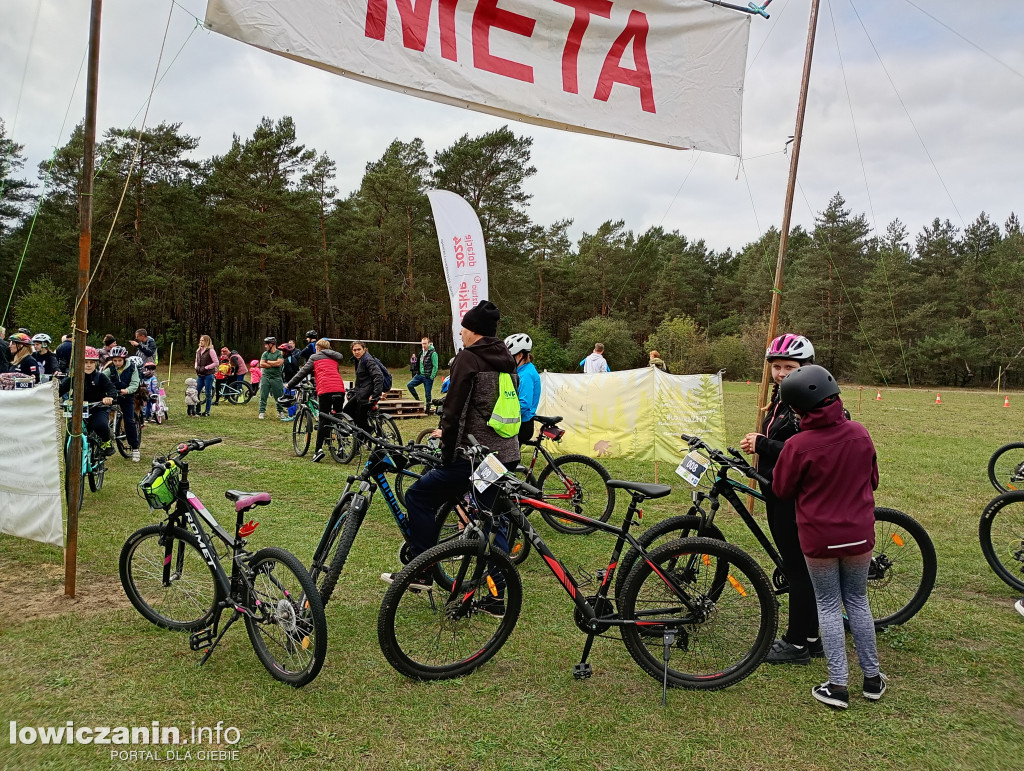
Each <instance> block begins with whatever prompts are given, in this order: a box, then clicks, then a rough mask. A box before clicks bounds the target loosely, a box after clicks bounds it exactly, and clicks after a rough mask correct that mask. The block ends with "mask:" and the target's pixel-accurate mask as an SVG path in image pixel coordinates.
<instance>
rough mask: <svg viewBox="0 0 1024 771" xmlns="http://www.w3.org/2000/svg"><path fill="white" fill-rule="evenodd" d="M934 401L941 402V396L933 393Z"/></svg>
mask: <svg viewBox="0 0 1024 771" xmlns="http://www.w3.org/2000/svg"><path fill="white" fill-rule="evenodd" d="M935 403H936V404H942V397H941V396H939V394H935Z"/></svg>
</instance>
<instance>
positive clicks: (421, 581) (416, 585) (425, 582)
mask: <svg viewBox="0 0 1024 771" xmlns="http://www.w3.org/2000/svg"><path fill="white" fill-rule="evenodd" d="M396 578H398V573H381V574H380V580H381V581H383V582H384V583H386V584H393V583H394V582H395V579H396ZM409 588H410V589H411V590H412V591H414V592H426V591H429V590H430V589H433V588H434V579H433V577H432V576H426V575H425V576H417V577H416V578H414V579H413V580H412V583H411V584H409Z"/></svg>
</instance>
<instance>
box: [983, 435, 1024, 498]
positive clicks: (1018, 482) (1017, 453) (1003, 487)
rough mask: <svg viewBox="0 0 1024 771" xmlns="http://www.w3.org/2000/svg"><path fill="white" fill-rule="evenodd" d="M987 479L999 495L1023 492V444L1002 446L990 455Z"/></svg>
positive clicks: (1015, 443) (1014, 443) (1016, 443)
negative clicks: (1015, 491)
mask: <svg viewBox="0 0 1024 771" xmlns="http://www.w3.org/2000/svg"><path fill="white" fill-rule="evenodd" d="M988 479H989V481H990V482H991V483H992V486H993V487H994V488H996V490H998V491H999V492H1001V493H1012V492H1013V491H1014V490H1024V442H1013V443H1011V444H1004V445H1003V446H1002V447H1000V448H999V449H998V450H996V451H995V452H994V453H992V457H991V458H989V460H988Z"/></svg>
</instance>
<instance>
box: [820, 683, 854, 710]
mask: <svg viewBox="0 0 1024 771" xmlns="http://www.w3.org/2000/svg"><path fill="white" fill-rule="evenodd" d="M811 696H813V697H814V698H815V699H817V700H818V701H820V702H821V703H822V704H828V705H829V706H830V707H835V708H836V709H846V708H847V707H849V706H850V691H849V690H848V689H847V687H846V686H845V685H832V683H822V684H821V685H816V686H814V687H813V688H811Z"/></svg>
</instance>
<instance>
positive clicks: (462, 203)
mask: <svg viewBox="0 0 1024 771" xmlns="http://www.w3.org/2000/svg"><path fill="white" fill-rule="evenodd" d="M427 198H429V199H430V209H431V211H433V212H434V224H435V225H437V243H438V244H439V245H440V247H441V264H442V265H444V278H445V281H447V282H448V298H449V299H450V300H451V303H452V339H453V340H454V341H455V350H456V351H457V350H459V349H460V348H462V338H461V337H459V330H460V329H461V328H462V317H463V316H465V315H466V312H467V311H468V310H469V309H470V308H474V307H476V304H477V303H478V302H480V301H481V300H486V299H487V297H488V295H487V254H486V253H485V252H484V234H483V231H482V230H480V220H479V219H477V216H476V212H475V211H473V207H472V206H470V205H469V203H468V202H467V201H466V199H465V198H463V197H462V196H459V195H455V193H452V192H450V191H448V190H428V191H427Z"/></svg>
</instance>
